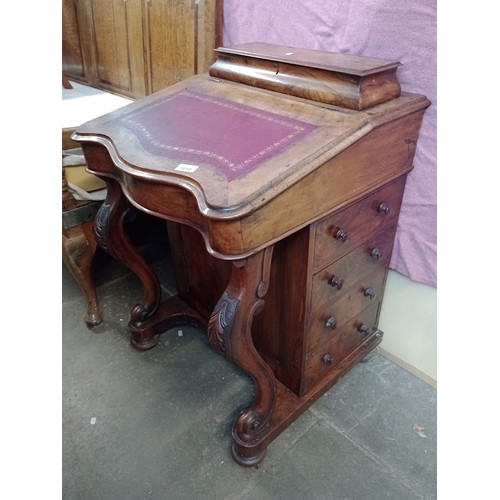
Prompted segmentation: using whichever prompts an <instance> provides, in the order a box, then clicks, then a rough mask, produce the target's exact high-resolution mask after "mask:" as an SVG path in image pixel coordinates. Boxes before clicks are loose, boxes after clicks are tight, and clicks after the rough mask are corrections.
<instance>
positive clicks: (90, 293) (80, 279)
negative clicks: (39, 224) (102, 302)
mask: <svg viewBox="0 0 500 500" xmlns="http://www.w3.org/2000/svg"><path fill="white" fill-rule="evenodd" d="M88 224H92V222H88V223H86V224H83V225H78V226H74V227H71V228H69V229H65V230H63V233H62V257H63V261H64V263H65V264H66V266H67V268H68V269H69V270H70V272H71V274H72V275H73V277H74V278H75V280H76V282H77V283H78V285H79V286H80V288H81V289H82V291H83V293H84V294H85V298H86V299H87V312H86V314H85V318H84V321H85V323H86V325H87V327H88V328H93V327H95V326H98V325H100V324H101V323H102V316H101V311H100V309H99V302H98V300H97V293H96V290H95V286H94V282H93V280H92V257H93V255H94V250H95V249H94V248H92V245H91V243H90V242H89V240H88V237H87V236H86V231H85V229H86V227H85V226H86V225H88Z"/></svg>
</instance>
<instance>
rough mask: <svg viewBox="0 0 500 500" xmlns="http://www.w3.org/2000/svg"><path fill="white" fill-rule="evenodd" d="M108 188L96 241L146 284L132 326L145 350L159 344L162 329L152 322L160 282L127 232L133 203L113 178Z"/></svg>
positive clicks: (136, 341) (136, 340)
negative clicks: (126, 225) (151, 325)
mask: <svg viewBox="0 0 500 500" xmlns="http://www.w3.org/2000/svg"><path fill="white" fill-rule="evenodd" d="M106 187H107V196H106V200H105V202H104V203H103V204H102V206H101V208H100V209H99V212H98V213H97V216H96V219H95V225H94V232H95V236H96V240H97V243H98V244H99V245H100V246H101V247H102V248H103V249H104V250H105V251H106V252H108V253H109V254H110V255H112V256H113V257H114V258H116V259H117V260H118V261H120V262H121V263H122V264H124V265H125V266H126V267H128V268H129V269H130V270H131V271H132V272H134V273H135V274H136V275H137V276H138V278H139V279H140V280H141V282H142V284H143V286H144V293H143V298H142V303H140V304H137V305H135V306H134V307H133V308H132V311H131V314H130V316H131V318H130V322H129V329H130V331H131V339H130V341H131V344H132V345H133V346H134V347H135V348H137V349H139V350H146V349H149V348H151V347H153V346H154V345H156V344H157V342H158V338H159V333H160V332H158V331H157V329H155V328H150V327H149V325H150V324H151V322H152V320H153V319H154V315H155V313H156V312H157V310H158V306H159V304H160V299H161V288H160V283H159V281H158V278H157V277H156V274H155V273H154V271H153V270H152V269H151V267H150V266H149V265H148V264H147V263H146V261H145V260H144V259H143V257H142V255H141V254H140V253H139V251H138V250H137V249H136V248H135V247H134V246H133V245H132V243H131V241H130V240H129V238H128V237H127V235H126V234H125V230H124V226H125V222H126V219H127V216H128V215H129V212H130V210H131V206H130V204H129V203H128V201H127V200H126V198H125V196H124V195H123V192H122V190H121V187H120V185H119V184H118V183H117V182H116V181H114V180H110V179H106Z"/></svg>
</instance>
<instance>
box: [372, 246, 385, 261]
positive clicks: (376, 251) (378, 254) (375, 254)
mask: <svg viewBox="0 0 500 500" xmlns="http://www.w3.org/2000/svg"><path fill="white" fill-rule="evenodd" d="M370 255H371V256H372V257H373V258H374V259H375V260H379V259H380V257H382V252H381V251H380V249H379V248H374V249H373V250H372V251H371V252H370Z"/></svg>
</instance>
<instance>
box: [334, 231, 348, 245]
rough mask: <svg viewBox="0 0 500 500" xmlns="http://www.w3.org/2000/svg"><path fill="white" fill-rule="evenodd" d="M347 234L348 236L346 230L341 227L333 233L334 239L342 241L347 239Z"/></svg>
mask: <svg viewBox="0 0 500 500" xmlns="http://www.w3.org/2000/svg"><path fill="white" fill-rule="evenodd" d="M347 236H349V235H348V233H347V231H346V230H344V229H342V228H341V229H338V230H337V232H336V233H335V235H334V237H335V239H336V240H339V241H341V242H342V243H344V242H345V241H347Z"/></svg>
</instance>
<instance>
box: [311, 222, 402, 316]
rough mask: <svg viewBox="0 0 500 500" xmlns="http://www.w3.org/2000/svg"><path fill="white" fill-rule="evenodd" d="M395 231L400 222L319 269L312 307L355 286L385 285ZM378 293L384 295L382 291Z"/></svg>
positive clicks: (372, 286)
mask: <svg viewBox="0 0 500 500" xmlns="http://www.w3.org/2000/svg"><path fill="white" fill-rule="evenodd" d="M395 231H396V226H392V227H390V228H388V229H387V230H386V231H384V232H383V233H380V234H377V235H375V236H373V237H372V238H370V239H369V240H368V241H366V242H364V243H362V244H361V245H360V246H359V247H357V248H355V249H354V250H353V251H352V252H351V253H349V254H348V255H345V256H344V257H342V258H341V259H339V260H337V261H336V262H334V263H333V264H331V265H330V266H328V267H325V268H324V269H322V270H321V271H319V272H318V273H316V275H315V276H314V278H313V284H312V299H311V310H312V311H313V312H314V311H317V310H319V309H322V308H323V307H324V306H325V305H326V304H328V303H330V302H332V301H335V300H340V299H342V297H343V296H344V295H346V294H349V293H351V290H352V289H353V288H356V289H359V288H360V287H362V288H375V289H377V290H376V292H377V291H378V289H379V288H381V287H383V279H384V277H385V270H386V268H387V267H388V265H389V263H390V260H391V254H392V247H393V243H394V234H395ZM372 253H373V255H372ZM377 256H378V258H376V257H377ZM376 296H377V297H380V294H378V293H377V295H376Z"/></svg>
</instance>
